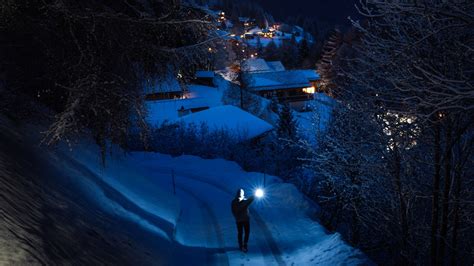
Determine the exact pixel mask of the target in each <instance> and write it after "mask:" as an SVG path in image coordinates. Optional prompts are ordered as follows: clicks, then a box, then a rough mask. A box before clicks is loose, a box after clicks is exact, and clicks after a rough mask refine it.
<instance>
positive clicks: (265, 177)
mask: <svg viewBox="0 0 474 266" xmlns="http://www.w3.org/2000/svg"><path fill="white" fill-rule="evenodd" d="M266 179H267V173H266V172H263V187H265V182H266Z"/></svg>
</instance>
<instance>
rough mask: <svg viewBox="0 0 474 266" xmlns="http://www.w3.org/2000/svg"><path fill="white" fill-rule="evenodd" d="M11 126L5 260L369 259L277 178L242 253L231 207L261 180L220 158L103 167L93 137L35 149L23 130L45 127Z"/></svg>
mask: <svg viewBox="0 0 474 266" xmlns="http://www.w3.org/2000/svg"><path fill="white" fill-rule="evenodd" d="M1 122H5V121H3V120H2V121H1ZM7 124H8V123H7ZM12 127H14V126H13V125H11V124H9V125H8V126H6V127H2V128H1V129H2V131H1V134H0V145H1V148H2V149H1V150H0V151H1V152H0V159H1V160H0V162H1V164H0V185H1V186H0V192H1V193H0V195H2V199H4V200H3V201H0V210H1V211H2V215H3V217H4V218H5V219H3V220H0V223H1V226H0V264H29V265H31V264H88V265H90V264H125V265H190V264H189V263H190V262H192V265H293V264H294V265H362V264H364V265H365V264H370V262H369V261H368V260H367V259H366V257H365V256H364V255H363V254H362V253H361V252H360V251H358V250H356V249H353V248H352V247H350V246H349V245H347V244H346V243H345V242H344V241H343V240H342V239H341V238H340V236H339V235H338V234H328V233H327V232H326V231H325V230H324V228H323V227H322V226H321V225H319V224H318V223H317V221H315V220H313V219H312V214H313V213H314V212H315V210H316V208H317V206H315V205H314V204H312V203H311V202H309V201H308V200H307V199H305V197H304V196H303V195H302V194H301V193H300V192H298V190H297V189H296V188H295V187H294V186H293V185H290V184H286V183H281V182H280V180H279V178H277V177H271V176H266V177H265V181H266V187H265V189H266V196H265V198H264V199H263V200H259V201H257V202H255V203H254V204H253V206H252V210H251V217H252V220H251V226H252V229H251V230H252V233H251V237H250V242H249V253H248V254H243V253H241V252H240V251H238V250H237V248H236V246H237V245H236V229H235V224H234V220H233V217H232V215H231V212H230V202H231V200H232V198H233V195H234V194H235V191H236V190H237V188H240V187H243V188H244V189H245V190H246V191H247V192H248V193H251V192H252V191H253V189H255V188H256V187H259V186H263V182H264V176H263V174H261V173H250V172H245V171H243V170H242V169H241V168H240V167H239V166H238V165H237V164H236V163H234V162H230V161H225V160H222V159H216V160H204V159H201V158H198V157H194V156H181V157H176V158H173V157H171V156H168V155H163V154H156V153H145V152H137V153H131V154H127V155H125V154H122V153H120V152H117V151H115V152H114V154H115V155H114V156H110V155H109V156H108V158H107V163H106V168H103V167H102V166H101V164H100V160H98V150H97V148H96V147H95V146H94V145H92V144H91V143H89V142H88V141H82V142H81V143H79V144H78V145H76V146H74V147H73V149H72V151H70V150H69V147H68V146H66V145H59V146H58V147H57V148H56V149H48V148H46V147H38V146H37V145H34V143H37V140H38V139H37V137H38V134H36V133H29V134H22V133H21V132H39V131H41V130H40V128H38V127H23V128H21V129H16V130H8V128H12ZM32 135H33V136H32ZM173 176H174V182H173ZM173 183H174V184H175V186H173ZM175 191H176V194H175ZM183 254H186V256H183Z"/></svg>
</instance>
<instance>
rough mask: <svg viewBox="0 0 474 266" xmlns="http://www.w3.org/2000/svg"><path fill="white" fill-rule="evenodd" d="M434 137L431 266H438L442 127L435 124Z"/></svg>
mask: <svg viewBox="0 0 474 266" xmlns="http://www.w3.org/2000/svg"><path fill="white" fill-rule="evenodd" d="M434 130H435V132H434V134H435V136H434V168H435V169H434V170H435V171H434V175H433V201H432V205H431V265H436V258H437V255H438V254H437V253H438V250H437V247H438V241H437V235H438V216H439V182H440V170H441V151H440V125H439V122H436V123H435V129H434Z"/></svg>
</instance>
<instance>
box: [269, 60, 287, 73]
mask: <svg viewBox="0 0 474 266" xmlns="http://www.w3.org/2000/svg"><path fill="white" fill-rule="evenodd" d="M267 65H268V66H269V67H270V68H271V69H272V70H273V71H284V70H285V66H283V64H282V63H281V61H269V62H267Z"/></svg>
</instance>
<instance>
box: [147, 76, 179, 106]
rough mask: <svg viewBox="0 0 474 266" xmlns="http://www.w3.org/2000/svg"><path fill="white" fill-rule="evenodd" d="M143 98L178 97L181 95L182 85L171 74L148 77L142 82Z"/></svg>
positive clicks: (162, 98)
mask: <svg viewBox="0 0 474 266" xmlns="http://www.w3.org/2000/svg"><path fill="white" fill-rule="evenodd" d="M143 92H144V94H145V100H149V101H150V100H166V99H179V98H182V97H183V94H184V87H183V86H182V85H181V84H180V83H179V82H178V80H177V79H176V77H174V76H173V75H172V74H169V75H167V76H165V77H164V78H160V79H159V78H155V79H148V80H146V81H145V82H144V84H143Z"/></svg>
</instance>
